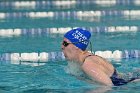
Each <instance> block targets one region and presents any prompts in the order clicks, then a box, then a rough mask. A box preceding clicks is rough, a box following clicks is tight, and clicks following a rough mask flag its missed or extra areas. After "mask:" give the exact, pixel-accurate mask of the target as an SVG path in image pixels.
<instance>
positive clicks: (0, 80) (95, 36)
mask: <svg viewBox="0 0 140 93" xmlns="http://www.w3.org/2000/svg"><path fill="white" fill-rule="evenodd" d="M89 5H90V4H89ZM89 5H88V7H86V6H87V5H84V4H83V5H79V6H78V5H77V6H76V7H74V8H70V9H58V8H55V7H53V6H52V8H49V9H46V8H45V7H42V8H41V7H40V8H38V9H26V8H25V9H24V8H23V9H15V8H8V7H7V8H1V9H0V12H11V13H12V12H22V13H24V12H31V11H60V12H61V11H79V10H86V11H87V10H125V9H139V7H138V6H134V5H132V6H131V5H130V6H129V5H126V6H125V5H124V6H122V5H121V6H120V5H118V6H113V7H105V8H103V7H100V6H98V5H95V6H89ZM139 23H140V20H139V18H136V19H131V18H126V17H123V16H108V17H107V16H105V17H102V18H101V20H100V21H92V22H91V21H90V20H85V19H83V20H80V19H78V18H77V19H74V17H73V16H71V18H69V19H68V18H62V17H60V18H57V19H55V18H52V19H51V18H37V19H31V18H26V17H25V18H9V19H1V20H0V28H1V29H6V28H8V29H9V28H10V29H14V28H20V29H28V28H51V27H57V28H59V27H95V26H98V27H102V26H140V25H139ZM62 39H63V34H44V35H21V36H12V37H3V36H0V53H1V54H2V53H13V52H17V53H23V52H38V53H40V52H56V51H61V41H62ZM91 42H92V47H93V50H94V51H98V50H102V51H104V50H110V51H114V50H122V51H123V50H133V49H137V50H140V31H138V32H115V33H92V38H91ZM110 62H111V63H112V64H113V65H114V66H115V67H116V69H117V70H118V71H119V72H122V73H129V72H135V73H136V74H139V73H140V69H139V67H140V59H139V58H131V59H122V60H120V61H116V60H111V61H110ZM66 67H67V61H65V60H63V61H61V60H59V61H48V62H13V61H0V93H7V92H8V93H94V92H95V93H99V91H102V92H101V93H104V92H106V93H114V92H115V93H132V92H136V93H137V92H139V91H140V82H134V83H129V84H127V85H124V86H119V87H112V88H107V87H105V86H102V85H100V84H98V83H93V84H91V83H89V82H87V81H85V80H81V79H79V78H77V77H76V76H73V75H71V74H68V73H67V72H66V70H65V68H66Z"/></svg>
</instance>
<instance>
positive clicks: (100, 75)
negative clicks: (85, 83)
mask: <svg viewBox="0 0 140 93" xmlns="http://www.w3.org/2000/svg"><path fill="white" fill-rule="evenodd" d="M82 68H83V70H84V72H85V73H86V74H87V75H88V76H90V77H91V78H92V79H93V80H96V81H97V82H99V83H102V84H105V85H108V86H112V85H113V84H112V81H111V79H110V77H108V75H106V74H105V73H104V72H103V71H101V70H100V69H99V68H98V66H96V64H94V63H92V62H90V63H88V62H86V63H85V64H83V65H82Z"/></svg>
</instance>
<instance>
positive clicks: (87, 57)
mask: <svg viewBox="0 0 140 93" xmlns="http://www.w3.org/2000/svg"><path fill="white" fill-rule="evenodd" d="M90 56H95V55H93V54H92V55H87V56H86V57H85V58H84V60H83V64H84V62H85V60H86V59H87V58H88V57H90Z"/></svg>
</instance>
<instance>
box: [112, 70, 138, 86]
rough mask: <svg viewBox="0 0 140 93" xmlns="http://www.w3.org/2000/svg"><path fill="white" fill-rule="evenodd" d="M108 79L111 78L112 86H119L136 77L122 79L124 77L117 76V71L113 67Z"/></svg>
mask: <svg viewBox="0 0 140 93" xmlns="http://www.w3.org/2000/svg"><path fill="white" fill-rule="evenodd" d="M110 79H111V80H112V83H113V84H114V86H121V85H125V84H127V83H128V82H131V81H133V80H135V79H137V78H130V79H129V80H124V79H122V78H120V77H118V74H117V71H116V69H115V70H114V73H113V74H112V76H111V77H110Z"/></svg>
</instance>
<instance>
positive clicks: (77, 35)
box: [72, 30, 88, 45]
mask: <svg viewBox="0 0 140 93" xmlns="http://www.w3.org/2000/svg"><path fill="white" fill-rule="evenodd" d="M72 36H73V37H74V38H75V39H78V40H79V42H81V43H83V44H86V45H87V44H88V41H87V37H86V36H85V35H83V34H82V33H81V32H79V31H78V30H76V31H75V33H72Z"/></svg>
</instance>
